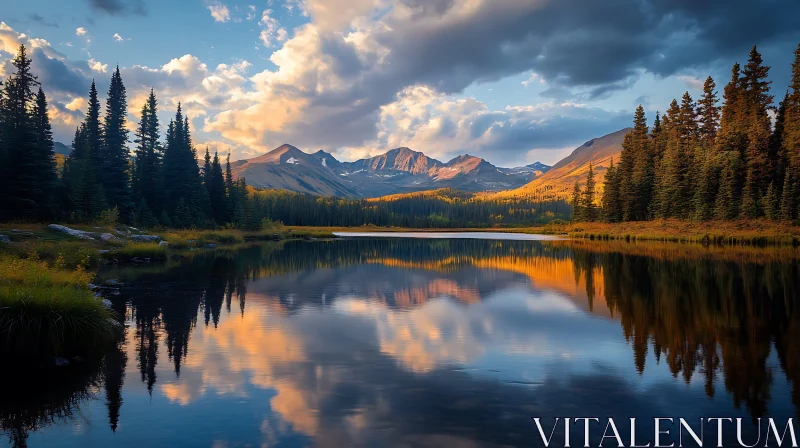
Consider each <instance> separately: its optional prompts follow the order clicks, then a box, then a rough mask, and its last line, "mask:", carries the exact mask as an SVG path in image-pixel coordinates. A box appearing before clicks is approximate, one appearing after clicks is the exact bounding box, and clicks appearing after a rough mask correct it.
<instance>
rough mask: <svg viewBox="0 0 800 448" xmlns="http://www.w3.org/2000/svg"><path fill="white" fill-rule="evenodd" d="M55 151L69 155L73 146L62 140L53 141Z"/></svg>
mask: <svg viewBox="0 0 800 448" xmlns="http://www.w3.org/2000/svg"><path fill="white" fill-rule="evenodd" d="M53 152H55V153H56V154H61V155H62V156H68V155H69V153H71V152H72V146H69V145H65V144H63V143H61V142H53Z"/></svg>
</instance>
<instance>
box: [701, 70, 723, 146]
mask: <svg viewBox="0 0 800 448" xmlns="http://www.w3.org/2000/svg"><path fill="white" fill-rule="evenodd" d="M716 88H717V85H716V83H714V79H713V78H712V77H710V76H709V77H708V78H706V82H705V83H704V84H703V97H702V98H701V99H700V101H698V107H699V110H698V114H699V116H700V120H699V121H700V138H701V139H702V141H703V143H704V144H705V145H706V147H708V148H713V147H714V144H715V142H716V139H717V129H718V127H719V118H720V117H719V113H720V110H719V106H717V103H718V101H719V99H718V98H717V92H716V90H715V89H716Z"/></svg>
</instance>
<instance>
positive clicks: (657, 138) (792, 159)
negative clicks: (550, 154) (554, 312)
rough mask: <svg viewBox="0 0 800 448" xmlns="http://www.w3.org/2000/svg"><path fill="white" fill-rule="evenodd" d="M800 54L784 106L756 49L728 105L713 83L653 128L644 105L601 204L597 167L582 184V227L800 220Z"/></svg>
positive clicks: (737, 74) (728, 89)
mask: <svg viewBox="0 0 800 448" xmlns="http://www.w3.org/2000/svg"><path fill="white" fill-rule="evenodd" d="M794 56H795V58H794V62H793V64H792V78H791V85H790V87H789V90H787V92H786V95H785V96H784V98H783V101H781V102H780V103H779V105H778V106H777V107H775V105H774V104H773V100H774V97H773V95H772V94H771V93H770V84H771V83H772V81H769V80H768V74H769V70H770V67H768V66H765V65H764V63H763V61H762V58H761V54H759V52H758V50H757V48H756V47H753V49H752V50H751V51H750V58H749V60H748V61H747V64H746V65H745V66H744V68H742V67H741V66H740V65H739V64H738V63H736V64H734V66H733V69H732V72H731V80H730V81H729V82H728V84H727V85H726V86H725V88H724V90H723V100H724V102H723V104H722V106H721V107H720V106H719V104H718V103H719V98H718V93H717V91H716V83H715V82H714V80H713V79H712V78H711V77H710V76H709V77H708V78H707V79H706V81H705V84H704V88H703V95H702V97H701V98H700V100H699V101H697V102H695V101H694V99H693V98H692V97H691V95H689V93H688V92H686V93H684V94H683V97H682V98H681V101H680V103H679V102H678V101H677V100H673V101H672V103H671V104H670V106H669V108H668V109H667V112H666V113H665V114H664V115H663V116H660V115H659V114H658V113H657V114H656V117H655V121H654V122H653V126H652V128H648V125H647V120H646V117H645V113H644V109H643V108H642V106H641V105H640V106H639V107H638V108H637V109H636V112H635V115H634V120H633V123H634V127H633V130H632V131H631V132H630V133H628V134H627V135H626V136H625V140H624V142H623V144H622V153H621V154H620V158H619V161H618V163H617V164H616V165H614V163H613V161H612V162H611V165H610V166H609V168H608V170H607V171H606V174H605V179H604V190H603V193H602V197H601V200H600V206H599V207H598V205H597V197H596V192H595V190H594V189H595V181H594V178H593V176H594V175H593V172H592V169H591V167H590V170H589V174H588V176H587V181H586V188H584V189H581V187H580V185H579V184H577V183H576V185H575V188H574V192H573V195H572V205H573V206H574V210H575V212H574V213H575V214H574V219H576V220H579V221H594V220H601V219H602V220H605V221H609V222H622V221H642V220H650V219H663V218H679V219H693V220H698V221H706V220H711V219H717V220H733V219H754V218H767V219H770V220H776V221H777V220H780V221H786V222H791V221H795V220H797V219H798V205H800V204H799V203H800V187H798V182H799V181H800V45H798V48H797V50H796V51H795V52H794ZM773 113H774V116H775V118H774V124H773V120H772V118H771V114H773Z"/></svg>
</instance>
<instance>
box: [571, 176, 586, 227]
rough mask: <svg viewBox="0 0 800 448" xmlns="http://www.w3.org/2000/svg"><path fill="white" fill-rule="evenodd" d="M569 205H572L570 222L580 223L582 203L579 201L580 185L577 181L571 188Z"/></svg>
mask: <svg viewBox="0 0 800 448" xmlns="http://www.w3.org/2000/svg"><path fill="white" fill-rule="evenodd" d="M570 205H572V220H573V221H575V222H578V221H581V220H582V219H583V210H582V208H583V207H582V205H583V203H582V201H581V184H580V182H578V181H577V180H576V181H575V186H574V187H573V188H572V200H571V201H570Z"/></svg>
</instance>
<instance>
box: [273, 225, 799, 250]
mask: <svg viewBox="0 0 800 448" xmlns="http://www.w3.org/2000/svg"><path fill="white" fill-rule="evenodd" d="M287 228H288V229H293V230H294V229H296V230H300V229H305V230H306V231H309V230H311V231H317V232H330V233H332V232H387V233H398V232H423V233H426V232H433V233H454V232H497V233H526V234H541V235H561V236H567V237H569V239H572V240H599V241H629V242H636V241H653V242H668V243H679V244H703V245H713V246H758V247H771V246H795V247H796V246H800V226H793V225H788V224H784V223H778V222H773V221H767V220H755V221H708V222H697V221H682V220H677V219H669V220H658V221H640V222H625V223H601V222H578V223H563V224H546V225H543V226H538V227H488V228H446V229H436V228H426V229H414V228H407V227H378V226H358V227H336V226H331V227H324V226H308V227H306V226H287Z"/></svg>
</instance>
